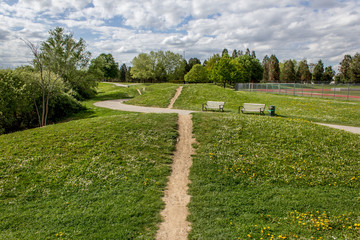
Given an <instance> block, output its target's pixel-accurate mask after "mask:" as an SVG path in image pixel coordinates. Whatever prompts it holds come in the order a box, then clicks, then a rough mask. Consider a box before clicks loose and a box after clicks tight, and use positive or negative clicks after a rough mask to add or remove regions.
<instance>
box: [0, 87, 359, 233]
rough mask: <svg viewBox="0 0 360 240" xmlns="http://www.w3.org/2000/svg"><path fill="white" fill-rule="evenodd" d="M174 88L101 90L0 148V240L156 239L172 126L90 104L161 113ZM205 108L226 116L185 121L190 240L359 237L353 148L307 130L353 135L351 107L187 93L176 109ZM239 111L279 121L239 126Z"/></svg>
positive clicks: (349, 138) (160, 117)
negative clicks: (190, 140)
mask: <svg viewBox="0 0 360 240" xmlns="http://www.w3.org/2000/svg"><path fill="white" fill-rule="evenodd" d="M143 87H145V91H143V90H142V88H143ZM177 87H178V85H175V84H156V85H136V86H131V87H129V88H121V87H116V86H114V85H111V84H106V83H103V84H100V85H99V94H98V96H97V97H96V98H94V99H92V100H89V101H86V102H84V103H83V104H84V105H85V106H87V107H88V110H87V111H86V112H83V113H81V114H78V115H77V116H74V117H73V120H71V121H69V122H65V123H60V124H56V125H51V126H47V127H44V128H39V129H31V130H27V131H23V132H17V133H12V134H7V135H2V136H0V166H1V168H0V212H1V213H2V214H1V215H0V239H56V238H62V239H153V238H154V236H155V232H156V226H157V224H158V223H159V222H160V215H159V212H160V209H161V208H162V207H163V203H162V201H161V197H162V195H163V190H164V187H165V185H166V181H167V176H168V175H169V173H170V166H169V164H171V159H172V152H173V151H174V147H175V142H176V137H177V132H176V129H177V126H176V119H177V116H176V115H173V114H140V113H124V112H120V111H115V110H109V109H104V108H99V107H95V106H93V105H92V104H93V103H94V102H96V101H101V100H109V99H117V98H133V100H131V101H132V103H133V104H135V103H136V104H139V105H145V106H162V107H166V106H167V105H168V102H169V101H170V99H171V98H172V96H173V94H174V93H175V90H176V88H177ZM137 89H141V90H142V93H143V94H142V95H141V96H139V94H138V92H137ZM206 100H223V101H226V102H227V103H226V105H225V109H226V110H227V112H225V113H201V112H200V113H195V114H194V118H193V121H194V134H195V137H196V139H197V141H198V144H197V145H196V154H195V155H194V163H193V167H192V169H191V181H192V184H191V186H190V193H191V195H192V196H193V197H192V200H191V203H190V206H189V207H190V212H191V216H190V217H189V219H190V220H191V222H192V231H191V233H190V239H214V238H215V239H238V238H240V239H249V238H250V237H251V238H255V239H260V238H261V237H262V238H263V239H283V238H284V237H285V236H286V237H287V238H288V239H310V238H311V237H315V238H316V239H319V238H320V237H323V239H329V238H330V237H331V236H334V237H337V238H341V237H343V238H345V239H354V238H356V236H358V235H359V233H360V232H359V231H360V219H359V218H358V216H360V201H359V199H360V195H359V191H358V189H359V181H360V170H359V169H360V166H359V164H360V163H359V161H358V160H359V159H360V151H359V149H360V136H358V135H355V134H350V133H346V132H344V131H341V130H335V129H329V128H326V127H323V126H318V125H316V124H314V123H311V121H316V122H328V123H342V124H345V125H354V126H360V122H359V121H358V119H359V117H360V115H359V114H360V105H359V103H357V102H347V101H345V102H341V101H333V100H323V99H317V98H311V99H310V98H302V97H291V96H279V95H271V94H264V93H247V92H234V91H233V90H230V89H223V88H221V87H217V86H213V85H185V86H184V90H183V93H182V94H181V95H180V97H179V99H178V101H176V102H175V107H176V108H183V109H193V110H199V111H200V110H201V104H202V103H204V102H205V101H206ZM243 102H260V103H266V104H267V105H275V106H276V107H277V108H276V113H277V114H279V117H276V118H269V117H268V116H260V115H257V114H237V107H238V106H239V105H241V104H242V103H243ZM272 236H273V237H272Z"/></svg>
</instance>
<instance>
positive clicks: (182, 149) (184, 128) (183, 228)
mask: <svg viewBox="0 0 360 240" xmlns="http://www.w3.org/2000/svg"><path fill="white" fill-rule="evenodd" d="M181 91H182V86H181V87H179V88H178V89H177V90H176V94H175V95H174V97H173V98H172V99H171V101H170V104H169V106H168V108H153V107H141V106H134V105H128V104H124V103H123V102H124V101H126V99H119V100H109V101H102V102H97V103H95V104H94V105H95V106H98V107H105V108H110V109H115V110H122V111H131V112H143V113H178V114H179V118H178V128H179V130H178V132H179V138H178V142H177V144H176V151H175V153H174V158H173V164H172V166H171V169H172V172H171V175H170V177H169V180H168V184H167V186H166V190H165V192H164V197H163V201H164V203H165V208H164V210H163V211H162V212H161V216H162V217H163V222H162V223H161V224H160V226H159V230H158V232H157V234H156V239H157V240H185V239H187V236H188V233H189V231H190V229H191V226H190V223H189V222H188V221H187V220H186V218H187V216H188V215H189V211H188V208H187V205H188V203H189V202H190V195H188V193H187V191H188V184H189V183H190V180H189V173H190V167H191V165H192V157H191V155H192V154H193V153H194V149H193V147H192V144H193V143H194V142H195V139H194V138H192V128H193V123H192V120H191V118H192V116H191V115H190V113H192V112H194V111H188V110H180V109H172V107H173V105H174V102H175V101H176V99H177V98H178V97H179V96H180V94H181Z"/></svg>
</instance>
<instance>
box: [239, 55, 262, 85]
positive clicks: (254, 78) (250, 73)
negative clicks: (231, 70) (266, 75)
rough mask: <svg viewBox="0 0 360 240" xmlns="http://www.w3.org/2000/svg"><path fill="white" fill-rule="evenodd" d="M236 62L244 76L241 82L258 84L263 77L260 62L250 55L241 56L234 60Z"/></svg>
mask: <svg viewBox="0 0 360 240" xmlns="http://www.w3.org/2000/svg"><path fill="white" fill-rule="evenodd" d="M236 59H237V61H238V62H239V63H240V64H241V65H242V66H243V68H244V69H245V72H246V74H244V75H245V77H244V80H243V82H260V80H261V79H262V77H263V71H264V69H263V67H262V66H261V63H260V61H259V60H258V59H257V58H256V57H253V56H250V55H241V56H239V57H238V58H236Z"/></svg>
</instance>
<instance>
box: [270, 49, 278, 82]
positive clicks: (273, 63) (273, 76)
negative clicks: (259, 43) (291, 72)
mask: <svg viewBox="0 0 360 240" xmlns="http://www.w3.org/2000/svg"><path fill="white" fill-rule="evenodd" d="M279 81H280V66H279V60H278V59H277V57H276V56H275V55H271V56H270V59H269V82H279Z"/></svg>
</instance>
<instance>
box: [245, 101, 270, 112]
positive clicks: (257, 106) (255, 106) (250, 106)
mask: <svg viewBox="0 0 360 240" xmlns="http://www.w3.org/2000/svg"><path fill="white" fill-rule="evenodd" d="M265 106H266V104H260V103H244V104H243V108H245V110H249V111H251V110H260V109H261V111H265Z"/></svg>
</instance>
